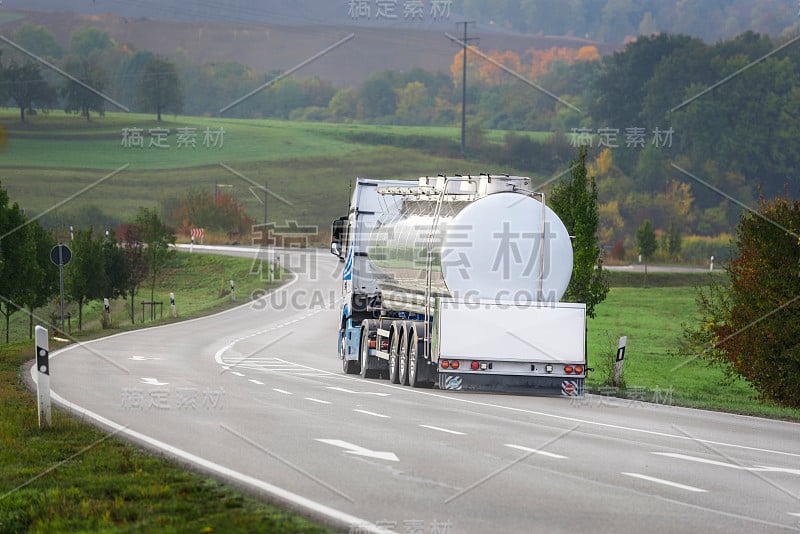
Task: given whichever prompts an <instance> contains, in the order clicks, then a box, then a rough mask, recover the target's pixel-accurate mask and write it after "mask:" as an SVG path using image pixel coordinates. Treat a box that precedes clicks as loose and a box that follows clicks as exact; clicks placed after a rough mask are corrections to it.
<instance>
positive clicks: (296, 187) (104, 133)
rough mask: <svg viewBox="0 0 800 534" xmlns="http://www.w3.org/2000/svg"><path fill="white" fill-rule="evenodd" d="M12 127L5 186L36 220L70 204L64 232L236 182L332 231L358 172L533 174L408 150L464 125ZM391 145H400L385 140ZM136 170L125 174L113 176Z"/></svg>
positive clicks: (4, 158) (140, 120)
mask: <svg viewBox="0 0 800 534" xmlns="http://www.w3.org/2000/svg"><path fill="white" fill-rule="evenodd" d="M0 124H2V125H3V126H4V127H5V128H6V131H7V134H8V141H7V143H6V145H5V147H4V150H3V152H2V153H0V170H2V174H0V180H2V185H3V187H4V188H6V189H7V190H8V193H9V195H10V196H11V198H12V199H14V200H15V201H17V202H19V204H20V206H22V207H23V208H25V209H26V210H27V212H28V214H29V215H30V216H35V215H37V214H41V213H43V212H44V211H45V210H50V209H52V208H53V206H56V205H59V204H60V203H62V202H64V200H65V199H70V200H68V201H67V202H65V203H63V204H61V205H60V206H59V207H58V208H57V209H55V210H54V211H53V212H52V213H51V215H50V217H55V218H56V220H58V221H59V222H60V223H61V224H62V225H69V224H71V222H70V220H71V219H75V214H76V213H78V212H80V211H82V210H87V209H93V210H94V209H95V208H96V209H97V210H99V211H100V212H102V214H103V215H104V217H103V218H101V219H103V220H105V219H109V218H110V219H113V220H116V221H124V220H126V219H128V218H130V217H131V216H132V215H133V214H134V213H135V211H136V209H137V208H138V207H139V206H147V207H152V206H155V205H157V204H159V203H160V202H161V201H163V200H164V199H165V198H167V197H170V196H180V195H182V194H183V193H185V192H186V191H187V190H189V189H205V190H206V191H208V192H213V191H214V188H215V184H224V185H231V186H232V187H231V188H229V189H227V190H228V191H230V192H231V193H232V194H233V195H234V196H235V197H236V198H237V199H238V200H240V201H241V203H242V204H243V205H244V206H245V209H246V210H247V211H248V213H250V215H251V216H253V217H255V218H256V219H257V220H259V221H260V220H261V218H262V216H263V205H262V204H261V202H260V200H259V199H258V198H256V196H255V195H254V194H253V193H252V192H251V191H250V187H251V186H253V184H254V183H255V184H259V185H261V184H263V183H264V181H265V180H267V181H268V185H269V189H270V190H271V191H272V192H273V193H274V196H272V197H270V199H269V202H268V210H269V213H268V215H269V216H268V218H269V220H270V221H274V222H276V223H277V224H279V225H281V224H284V223H285V222H288V221H297V222H298V223H301V224H304V225H317V226H319V227H320V230H321V231H322V232H325V231H327V228H328V227H329V225H330V222H331V221H332V220H333V219H335V218H336V217H338V216H340V215H341V214H343V213H344V212H345V211H346V209H347V206H348V201H349V192H350V184H351V182H352V180H353V179H354V178H356V177H358V176H363V177H369V178H375V179H382V178H386V179H388V178H393V179H411V180H413V179H416V178H417V177H419V176H422V175H428V174H432V175H435V174H438V173H451V174H452V173H465V174H467V173H472V174H477V173H480V172H487V171H491V172H509V173H520V172H521V171H518V170H515V169H506V168H504V169H487V168H486V166H485V165H483V164H480V163H477V162H472V161H468V160H465V159H462V158H460V157H447V156H443V155H438V156H437V155H435V153H436V152H435V151H434V150H430V151H429V150H419V149H414V148H403V147H404V146H408V145H410V144H415V145H420V144H421V145H422V146H423V147H425V146H426V145H427V144H430V146H431V147H433V146H435V145H437V146H439V145H442V143H443V142H444V143H447V144H449V145H450V146H453V147H455V146H458V142H459V141H458V140H459V139H460V137H459V135H460V131H459V129H458V128H419V127H400V126H369V125H336V124H325V123H307V122H290V121H274V120H238V119H220V118H196V117H177V118H174V117H170V118H168V120H167V121H165V122H163V123H161V124H159V123H156V122H155V120H153V118H152V117H151V116H145V115H135V114H131V115H128V114H122V113H109V114H107V115H106V116H105V117H103V118H97V119H96V120H94V121H93V122H91V123H88V124H87V123H86V122H85V121H82V120H81V119H79V118H77V117H75V116H64V115H62V114H61V113H59V112H54V113H52V114H50V115H48V116H45V115H38V116H33V117H31V119H30V122H29V123H27V124H24V125H23V124H20V123H19V121H18V120H17V119H16V114H15V113H14V112H13V111H10V110H8V111H5V112H2V113H0ZM125 128H128V129H131V128H140V129H142V130H143V132H144V136H145V139H144V145H145V146H144V148H125V147H124V146H123V144H122V139H123V134H122V132H123V129H125ZM151 128H168V129H169V130H170V133H169V135H168V136H167V143H168V144H169V145H170V148H163V149H160V148H155V147H149V146H148V145H149V139H150V138H149V137H148V135H147V132H148V130H149V129H151ZM177 128H195V129H196V133H197V148H195V149H187V148H178V147H177V136H176V135H177V132H176V129H177ZM206 129H209V130H211V131H219V130H220V129H223V130H224V136H223V140H224V142H223V143H222V147H221V148H219V147H217V148H207V147H204V146H203V144H202V141H203V137H204V132H205V130H206ZM356 134H358V135H359V136H360V138H364V137H366V138H370V137H374V138H376V139H377V138H380V139H381V140H382V143H381V144H365V143H356V142H354V141H352V140H351V137H352V136H353V135H356ZM502 135H503V132H494V133H492V134H490V137H489V138H490V139H495V140H499V139H500V138H501V137H502ZM387 139H388V140H392V141H393V142H392V144H391V145H387V144H385V143H386V141H387ZM412 140H413V143H411V142H410V141H412ZM427 140H430V142H429V143H428V141H427ZM451 140H452V142H451ZM451 153H452V152H451ZM222 164H224V165H226V166H228V167H230V168H231V169H233V170H234V171H235V172H236V173H238V174H241V175H242V176H244V178H243V177H241V176H239V175H237V174H234V173H233V172H231V171H230V170H228V169H226V168H224V167H223V166H222ZM125 165H127V167H126V168H125V170H123V171H122V172H120V173H119V174H116V175H114V176H113V177H111V178H108V179H104V178H105V177H106V176H107V175H108V174H109V173H111V172H112V171H114V170H115V169H119V168H120V167H123V166H125ZM93 184H94V185H93ZM84 188H87V189H86V190H85V191H83V192H82V193H81V194H79V195H77V196H75V195H76V194H77V193H78V192H80V191H82V190H83V189H84ZM73 197H74V198H73ZM279 197H280V198H279Z"/></svg>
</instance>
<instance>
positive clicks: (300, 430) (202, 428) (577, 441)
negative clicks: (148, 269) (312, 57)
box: [51, 247, 800, 534]
mask: <svg viewBox="0 0 800 534" xmlns="http://www.w3.org/2000/svg"><path fill="white" fill-rule="evenodd" d="M199 248H200V247H196V248H195V250H196V251H198V250H199ZM226 253H230V254H241V255H253V254H256V253H255V252H254V251H248V250H247V249H238V250H235V249H227V251H226ZM279 255H280V258H281V262H282V263H284V265H288V266H290V267H291V268H292V269H293V270H294V271H295V272H296V273H297V276H296V277H295V278H293V279H292V280H291V281H290V282H289V283H288V284H287V285H286V286H284V287H283V288H282V289H280V290H278V291H276V292H275V293H273V294H272V296H270V297H268V298H267V299H266V300H264V301H259V302H257V303H255V304H248V305H245V306H242V307H240V308H237V309H235V310H231V311H228V312H225V313H222V314H219V315H215V316H212V317H208V318H203V319H197V320H192V321H187V322H183V323H178V324H175V325H171V326H166V327H159V328H152V329H148V330H140V331H135V332H130V333H126V334H122V335H117V336H113V337H109V338H104V339H99V340H96V341H92V342H89V343H86V344H83V345H75V346H72V347H70V348H68V349H67V350H64V351H61V352H60V353H58V354H57V355H56V356H54V358H53V360H52V363H51V383H52V386H53V390H54V392H55V394H56V395H57V400H58V401H59V402H61V403H62V405H66V406H68V407H69V408H70V409H72V410H75V411H76V412H79V413H81V414H82V415H83V416H84V417H86V418H88V419H90V420H94V421H95V422H98V423H99V424H100V425H101V426H103V427H105V428H108V429H113V430H114V431H116V432H118V433H119V434H120V435H122V436H125V437H127V438H128V439H131V440H133V441H135V442H137V443H140V444H142V445H144V446H145V447H148V448H150V449H154V450H157V451H159V452H161V453H163V454H166V455H167V456H169V457H172V458H176V459H178V460H179V461H180V462H182V463H185V464H189V465H192V466H193V467H194V468H195V469H199V470H202V471H204V472H206V473H209V474H211V475H213V476H216V477H218V478H221V479H225V480H229V481H232V482H235V483H237V484H239V485H243V486H245V487H247V488H249V489H251V490H253V491H256V492H260V493H262V494H263V495H265V496H268V497H269V498H271V499H272V500H275V501H278V502H281V503H283V504H285V505H289V506H291V507H292V508H293V509H298V510H301V511H303V512H304V513H306V514H311V515H314V516H316V517H320V518H324V519H325V520H326V521H328V522H330V523H333V524H335V525H337V526H338V527H340V528H341V529H343V530H344V531H348V530H350V531H351V532H377V531H380V530H381V529H383V531H388V530H391V531H394V532H398V533H403V532H419V533H424V534H429V533H434V532H438V533H447V534H461V533H471V532H474V533H485V532H509V533H517V532H520V533H523V532H524V533H538V532H542V533H551V532H556V533H557V532H564V533H570V534H572V533H575V532H592V533H595V532H600V533H603V532H607V533H619V532H625V533H627V532H642V531H646V532H659V533H662V532H704V533H708V532H717V533H724V534H730V533H735V532H742V533H754V532H763V533H766V532H800V498H799V497H798V496H800V424H795V423H788V422H782V421H774V420H767V419H760V418H754V417H743V416H738V415H729V414H723V413H715V412H709V411H702V410H690V409H684V408H676V407H671V406H669V405H667V404H664V401H666V400H667V397H666V395H667V393H666V392H667V391H668V390H669V388H670V386H671V382H670V377H669V376H665V377H664V379H663V383H662V384H661V388H663V389H662V392H661V395H662V396H661V397H659V399H660V400H662V403H661V404H659V403H655V404H653V403H645V402H638V401H631V400H622V399H610V398H604V397H595V396H587V397H586V398H585V399H582V400H580V399H566V398H542V397H529V396H512V395H497V394H469V393H466V392H449V391H439V390H432V389H431V390H420V389H411V388H408V387H400V386H394V385H391V384H389V383H388V382H387V381H385V380H364V379H361V378H360V377H352V376H346V375H343V374H342V372H341V364H340V362H339V360H338V359H337V357H336V340H337V333H336V329H337V323H338V298H339V295H340V294H341V293H340V291H339V285H338V278H339V276H340V264H339V262H338V261H336V259H335V258H333V257H331V256H330V255H328V254H325V253H316V252H313V251H302V250H295V251H291V252H289V251H283V252H280V253H279ZM652 396H653V394H652V393H651V394H648V396H647V398H646V399H644V400H652V399H651V398H650V397H652Z"/></svg>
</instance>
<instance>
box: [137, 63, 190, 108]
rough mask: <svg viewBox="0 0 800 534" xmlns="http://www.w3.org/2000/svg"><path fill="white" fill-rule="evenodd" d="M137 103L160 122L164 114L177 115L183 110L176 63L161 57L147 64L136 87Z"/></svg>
mask: <svg viewBox="0 0 800 534" xmlns="http://www.w3.org/2000/svg"><path fill="white" fill-rule="evenodd" d="M136 103H137V105H138V106H139V107H140V108H142V110H144V111H147V112H151V113H155V114H156V117H157V119H158V122H161V114H162V113H163V112H171V113H175V114H177V113H180V112H181V111H182V110H183V92H182V89H181V83H180V79H179V78H178V69H177V68H176V67H175V64H174V63H172V62H170V61H167V60H166V59H163V58H160V57H155V58H153V59H152V60H150V62H149V63H147V65H146V66H145V68H144V72H143V73H142V77H141V78H140V79H139V83H138V84H137V85H136Z"/></svg>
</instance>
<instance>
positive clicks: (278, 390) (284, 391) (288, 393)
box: [272, 388, 294, 395]
mask: <svg viewBox="0 0 800 534" xmlns="http://www.w3.org/2000/svg"><path fill="white" fill-rule="evenodd" d="M272 391H275V392H277V393H282V394H283V395H294V393H292V392H291V391H286V390H285V389H278V388H272Z"/></svg>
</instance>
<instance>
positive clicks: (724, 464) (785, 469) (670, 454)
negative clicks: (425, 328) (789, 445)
mask: <svg viewBox="0 0 800 534" xmlns="http://www.w3.org/2000/svg"><path fill="white" fill-rule="evenodd" d="M653 454H657V455H658V456H666V457H668V458H677V459H678V460H688V461H690V462H697V463H702V464H708V465H717V466H720V467H727V468H729V469H739V470H741V471H754V472H762V473H788V474H790V475H800V469H791V468H788V467H770V466H766V465H756V466H753V467H745V466H743V465H736V464H732V463H728V462H719V461H717V460H709V459H708V458H700V457H698V456H689V455H687V454H678V453H674V452H654V453H653Z"/></svg>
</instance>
